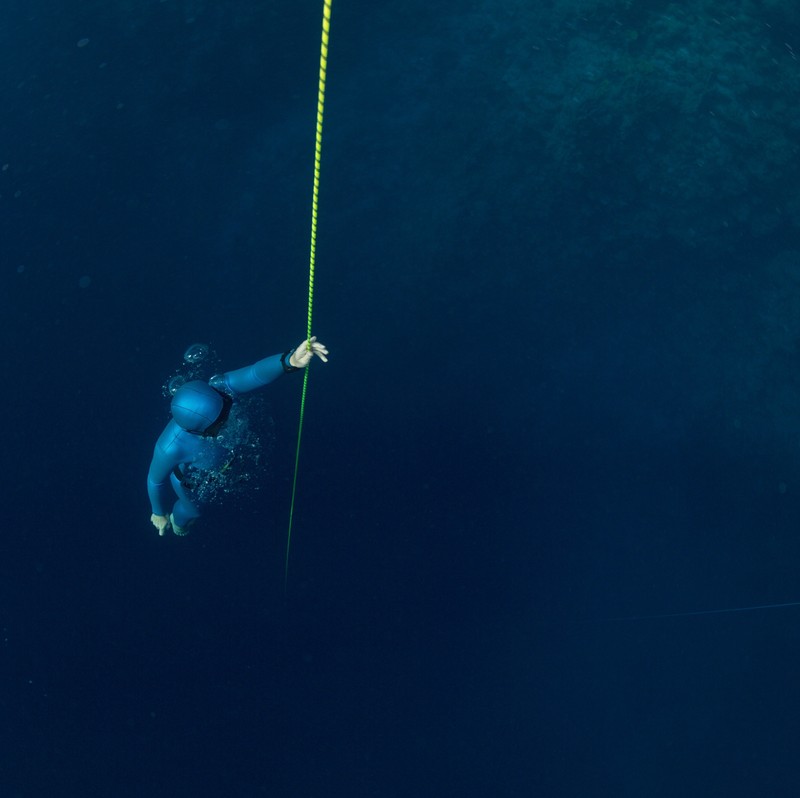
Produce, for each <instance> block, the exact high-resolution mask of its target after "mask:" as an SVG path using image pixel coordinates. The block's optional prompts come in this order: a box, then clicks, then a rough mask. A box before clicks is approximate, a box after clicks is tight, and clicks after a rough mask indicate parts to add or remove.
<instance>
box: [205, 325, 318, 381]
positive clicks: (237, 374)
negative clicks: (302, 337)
mask: <svg viewBox="0 0 800 798" xmlns="http://www.w3.org/2000/svg"><path fill="white" fill-rule="evenodd" d="M309 345H310V346H311V349H310V351H309ZM315 355H316V356H317V357H319V358H320V359H321V360H323V361H324V362H327V360H328V349H327V348H326V347H325V345H324V344H321V343H319V341H317V337H316V336H312V337H311V338H309V339H308V340H306V341H303V342H302V343H301V344H300V345H299V346H298V347H297V349H290V350H289V351H288V352H284V353H283V354H282V355H272V356H271V357H265V358H264V359H263V360H259V361H258V362H257V363H253V365H252V366H245V367H244V368H241V369H236V370H235V371H226V372H225V373H224V374H223V375H222V380H223V382H224V383H225V385H226V386H227V388H228V389H229V390H231V391H233V393H234V394H242V393H248V392H249V391H254V390H256V389H257V388H263V387H264V386H265V385H269V383H271V382H272V381H273V380H276V379H277V378H278V377H280V376H281V375H282V374H285V373H286V372H287V371H297V370H298V369H302V368H305V367H306V366H307V365H308V364H309V363H310V362H311V358H312V357H314V356H315ZM211 384H212V385H214V380H212V381H211ZM215 387H218V386H215Z"/></svg>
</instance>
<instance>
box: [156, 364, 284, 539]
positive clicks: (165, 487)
mask: <svg viewBox="0 0 800 798" xmlns="http://www.w3.org/2000/svg"><path fill="white" fill-rule="evenodd" d="M290 355H291V353H290V352H287V353H286V354H285V355H283V356H281V355H272V357H267V358H264V359H263V360H259V361H258V362H257V363H254V364H253V365H252V366H245V367H244V368H240V369H236V371H227V372H225V373H224V374H222V375H220V376H217V377H214V378H213V379H212V384H213V386H214V388H215V389H217V390H218V391H220V392H224V393H225V394H227V395H228V396H230V397H232V398H233V400H235V399H236V397H237V396H238V395H240V394H243V393H247V392H248V391H253V390H255V389H256V388H261V387H263V386H264V385H268V384H269V383H270V382H272V381H273V380H275V379H277V378H278V377H279V376H280V375H281V374H283V373H284V372H286V371H297V369H295V368H292V367H290V366H285V365H284V362H288V358H289V357H290ZM201 387H203V386H201ZM206 390H208V389H207V388H206ZM229 454H230V450H229V449H226V448H224V447H223V446H221V445H220V444H219V443H218V442H217V441H216V438H215V437H213V436H212V435H209V434H205V435H204V434H203V433H202V432H192V431H190V430H188V429H184V427H182V426H180V425H179V424H178V423H177V421H175V419H174V418H173V419H172V420H170V422H169V424H167V426H166V428H165V429H164V431H163V432H162V433H161V435H160V436H159V438H158V441H156V445H155V451H154V452H153V460H152V462H151V463H150V471H149V473H148V475H147V492H148V494H149V495H150V504H151V505H152V508H153V514H154V515H169V514H170V512H172V517H173V521H174V524H177V525H178V526H179V527H186V526H188V525H189V524H190V523H191V522H192V521H194V519H195V518H197V517H199V515H200V505H199V503H198V502H197V499H196V497H195V496H193V494H192V488H191V484H190V482H188V481H187V480H186V469H187V467H188V466H189V465H190V464H192V463H198V462H202V467H203V468H204V469H209V468H214V467H215V466H216V467H221V466H223V465H224V463H225V461H226V459H227V458H228V457H229ZM176 496H177V501H176V500H175V497H176Z"/></svg>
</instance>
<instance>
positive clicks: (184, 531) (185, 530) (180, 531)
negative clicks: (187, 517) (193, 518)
mask: <svg viewBox="0 0 800 798" xmlns="http://www.w3.org/2000/svg"><path fill="white" fill-rule="evenodd" d="M169 522H170V524H171V525H172V531H173V532H174V533H175V534H176V535H178V536H179V537H184V536H186V535H188V534H189V524H186V526H178V525H177V524H176V523H175V516H174V515H173V514H172V513H170V514H169Z"/></svg>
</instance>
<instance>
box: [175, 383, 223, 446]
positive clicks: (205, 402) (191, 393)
mask: <svg viewBox="0 0 800 798" xmlns="http://www.w3.org/2000/svg"><path fill="white" fill-rule="evenodd" d="M225 398H226V397H224V396H223V394H221V393H220V392H219V391H216V390H214V388H212V387H211V386H210V385H209V384H208V383H207V382H203V381H202V380H192V381H191V382H185V383H184V384H183V385H181V387H180V388H178V390H177V391H176V392H175V396H173V397H172V405H171V409H172V417H173V418H174V419H175V421H176V422H177V424H178V425H179V426H181V427H183V428H184V429H185V430H187V431H188V432H194V433H196V434H198V435H202V434H203V433H207V432H208V431H209V428H210V427H212V426H216V422H217V421H219V420H220V419H221V417H222V416H223V414H224V412H225V411H226V410H227V409H229V406H228V405H229V403H226V402H225ZM220 426H221V425H220Z"/></svg>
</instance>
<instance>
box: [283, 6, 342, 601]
mask: <svg viewBox="0 0 800 798" xmlns="http://www.w3.org/2000/svg"><path fill="white" fill-rule="evenodd" d="M331 1H332V0H323V3H324V7H323V9H322V43H321V45H320V52H319V88H318V91H317V134H316V140H315V144H314V190H313V192H312V195H311V251H310V255H309V263H308V323H307V325H306V338H307V340H308V341H310V340H311V314H312V309H313V306H314V266H315V265H316V259H317V216H318V211H319V172H320V163H321V161H322V117H323V112H324V110H325V76H326V72H327V70H328V38H329V36H330V29H331ZM307 346H308V349H309V351H311V344H310V343H308V344H307ZM310 365H311V364H310V362H309V365H308V366H306V369H305V373H304V374H303V392H302V394H301V396H300V420H299V422H298V427H297V448H296V450H295V454H294V477H293V478H292V503H291V506H290V507H289V531H288V532H287V534H286V559H285V562H284V567H283V587H284V590H285V589H286V584H287V582H288V579H289V547H290V545H291V543H292V522H293V520H294V500H295V495H296V493H297V470H298V465H299V463H300V439H301V437H302V435H303V418H304V417H305V411H306V391H307V389H308V371H309V367H310Z"/></svg>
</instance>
